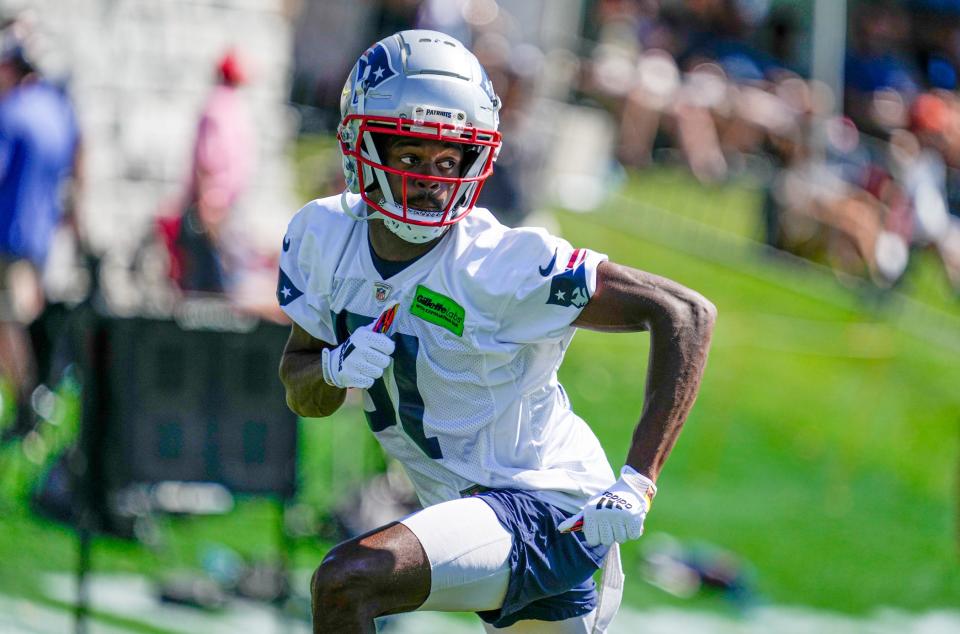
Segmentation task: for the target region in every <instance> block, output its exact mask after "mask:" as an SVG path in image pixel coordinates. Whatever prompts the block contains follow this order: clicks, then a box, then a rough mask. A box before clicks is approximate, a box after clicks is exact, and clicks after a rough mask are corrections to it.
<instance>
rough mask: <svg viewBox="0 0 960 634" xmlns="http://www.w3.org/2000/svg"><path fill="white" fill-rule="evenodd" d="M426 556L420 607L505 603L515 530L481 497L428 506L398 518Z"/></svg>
mask: <svg viewBox="0 0 960 634" xmlns="http://www.w3.org/2000/svg"><path fill="white" fill-rule="evenodd" d="M401 521H402V522H403V524H404V525H406V526H407V527H408V528H410V530H411V531H412V532H413V533H414V534H415V535H416V536H417V539H419V540H420V544H421V545H422V546H423V550H424V552H425V553H426V555H427V559H428V560H429V562H430V575H431V581H430V595H429V597H427V600H426V601H425V602H424V603H423V605H422V606H420V609H421V610H436V611H444V612H478V611H482V610H495V609H497V608H499V607H500V606H501V605H502V604H503V598H504V595H506V592H507V584H508V583H509V581H510V553H511V550H512V548H513V535H512V534H511V533H510V532H508V531H507V530H506V529H505V528H504V527H503V525H502V524H500V521H499V520H498V519H497V515H496V513H494V512H493V509H491V508H490V507H489V506H488V505H487V504H486V502H484V501H483V500H481V499H479V498H463V499H460V500H451V501H450V502H444V503H442V504H436V505H434V506H429V507H427V508H425V509H424V510H422V511H419V512H417V513H414V514H413V515H411V516H409V517H407V518H405V519H403V520H401Z"/></svg>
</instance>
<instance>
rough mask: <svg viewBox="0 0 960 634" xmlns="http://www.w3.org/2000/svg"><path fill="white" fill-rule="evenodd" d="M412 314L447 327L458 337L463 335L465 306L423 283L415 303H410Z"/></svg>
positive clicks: (418, 287) (416, 294)
mask: <svg viewBox="0 0 960 634" xmlns="http://www.w3.org/2000/svg"><path fill="white" fill-rule="evenodd" d="M410 314H411V315H413V316H414V317H419V318H420V319H422V320H424V321H426V322H430V323H431V324H435V325H437V326H440V327H441V328H446V329H447V330H449V331H450V332H452V333H453V334H455V335H456V336H458V337H460V336H462V335H463V321H464V318H465V317H466V313H465V311H464V310H463V306H461V305H460V304H458V303H457V302H455V301H453V300H452V299H450V298H449V297H447V296H446V295H441V294H440V293H437V292H436V291H431V290H430V289H429V288H427V287H426V286H423V285H422V284H421V285H418V286H417V292H416V293H415V294H414V296H413V304H411V305H410Z"/></svg>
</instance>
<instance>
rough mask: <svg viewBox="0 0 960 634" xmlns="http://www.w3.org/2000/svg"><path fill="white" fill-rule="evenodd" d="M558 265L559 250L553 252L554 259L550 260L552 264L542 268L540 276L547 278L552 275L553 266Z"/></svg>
mask: <svg viewBox="0 0 960 634" xmlns="http://www.w3.org/2000/svg"><path fill="white" fill-rule="evenodd" d="M556 263H557V250H556V249H554V250H553V257H552V258H551V259H550V263H549V264H547V265H546V266H541V267H540V275H542V276H544V277H546V276H548V275H550V272H551V271H553V265H554V264H556Z"/></svg>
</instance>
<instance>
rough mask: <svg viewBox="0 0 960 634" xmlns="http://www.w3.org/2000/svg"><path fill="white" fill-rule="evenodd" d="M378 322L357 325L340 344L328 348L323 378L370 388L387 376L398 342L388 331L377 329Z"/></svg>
mask: <svg viewBox="0 0 960 634" xmlns="http://www.w3.org/2000/svg"><path fill="white" fill-rule="evenodd" d="M373 328H374V326H373V325H370V326H363V327H362V328H357V329H356V330H355V331H354V332H353V334H352V335H350V336H349V337H348V338H347V340H346V341H344V342H343V343H341V344H340V345H339V346H337V347H336V348H333V349H330V348H324V349H323V352H322V353H321V354H322V355H323V358H322V360H321V365H322V367H323V380H324V381H326V382H327V383H329V384H330V385H334V386H336V387H343V388H347V387H360V388H364V389H366V388H368V387H370V386H371V385H373V382H374V381H376V380H377V379H379V378H380V377H381V376H383V371H384V369H385V368H386V367H387V366H388V365H390V355H391V354H393V349H394V347H395V344H394V343H393V340H392V339H391V338H390V337H388V336H387V335H385V334H383V333H380V332H374V330H373Z"/></svg>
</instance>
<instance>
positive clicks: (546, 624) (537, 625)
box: [483, 610, 597, 634]
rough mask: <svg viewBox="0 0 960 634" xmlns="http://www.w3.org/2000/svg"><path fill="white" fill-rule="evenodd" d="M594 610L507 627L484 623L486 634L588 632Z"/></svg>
mask: <svg viewBox="0 0 960 634" xmlns="http://www.w3.org/2000/svg"><path fill="white" fill-rule="evenodd" d="M596 613H597V612H596V610H594V611H593V612H590V613H588V614H584V615H583V616H575V617H573V618H572V619H565V620H563V621H517V622H516V623H514V624H513V625H511V626H509V627H503V628H496V627H493V626H492V625H490V624H489V623H484V624H483V628H484V629H485V630H486V631H487V632H488V634H590V632H591V631H593V621H594V619H595V618H596Z"/></svg>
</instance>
